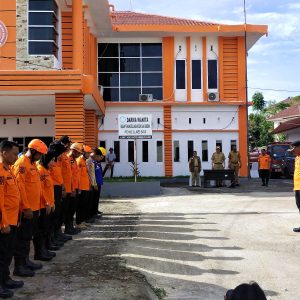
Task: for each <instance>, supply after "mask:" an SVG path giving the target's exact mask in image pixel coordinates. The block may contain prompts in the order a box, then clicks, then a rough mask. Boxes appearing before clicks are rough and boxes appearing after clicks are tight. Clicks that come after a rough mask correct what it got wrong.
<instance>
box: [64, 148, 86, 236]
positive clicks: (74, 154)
mask: <svg viewBox="0 0 300 300" xmlns="http://www.w3.org/2000/svg"><path fill="white" fill-rule="evenodd" d="M82 153H83V146H82V144H80V143H73V144H72V145H71V146H70V152H69V153H68V157H69V159H70V163H71V172H72V174H71V176H72V193H71V195H70V206H69V211H68V216H67V221H66V223H65V233H66V234H78V233H79V232H81V230H80V229H79V228H75V227H74V224H73V222H74V214H75V212H76V209H77V204H78V195H79V193H80V190H79V179H80V174H79V168H78V165H77V161H76V159H77V158H78V157H79V156H80V155H81V154H82Z"/></svg>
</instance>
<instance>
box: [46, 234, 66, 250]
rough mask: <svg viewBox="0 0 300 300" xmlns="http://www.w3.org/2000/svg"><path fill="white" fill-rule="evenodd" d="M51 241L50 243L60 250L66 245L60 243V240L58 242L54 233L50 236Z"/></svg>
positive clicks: (62, 242)
mask: <svg viewBox="0 0 300 300" xmlns="http://www.w3.org/2000/svg"><path fill="white" fill-rule="evenodd" d="M49 241H50V243H52V244H53V245H54V246H57V247H59V248H60V247H62V246H63V245H64V244H65V242H64V241H59V240H57V238H55V236H54V233H53V234H51V235H50V237H49Z"/></svg>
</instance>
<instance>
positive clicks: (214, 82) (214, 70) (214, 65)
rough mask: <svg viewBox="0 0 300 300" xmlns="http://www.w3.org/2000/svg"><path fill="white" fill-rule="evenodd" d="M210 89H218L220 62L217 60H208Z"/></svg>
mask: <svg viewBox="0 0 300 300" xmlns="http://www.w3.org/2000/svg"><path fill="white" fill-rule="evenodd" d="M207 63H208V68H207V69H208V89H217V88H218V62H217V60H216V59H210V60H208V62H207Z"/></svg>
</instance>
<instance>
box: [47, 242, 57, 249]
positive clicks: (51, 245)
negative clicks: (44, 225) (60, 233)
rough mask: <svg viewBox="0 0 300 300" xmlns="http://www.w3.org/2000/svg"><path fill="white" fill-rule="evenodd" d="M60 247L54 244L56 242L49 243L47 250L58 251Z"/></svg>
mask: <svg viewBox="0 0 300 300" xmlns="http://www.w3.org/2000/svg"><path fill="white" fill-rule="evenodd" d="M59 249H60V247H59V246H56V245H54V244H52V243H51V244H48V245H47V250H50V251H58V250H59Z"/></svg>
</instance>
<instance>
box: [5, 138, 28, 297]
mask: <svg viewBox="0 0 300 300" xmlns="http://www.w3.org/2000/svg"><path fill="white" fill-rule="evenodd" d="M18 152H19V147H18V145H17V144H16V143H14V142H10V141H2V142H1V143H0V298H10V297H12V296H13V294H14V293H13V292H12V291H11V290H9V289H15V288H20V287H22V286H23V285H24V282H23V281H16V280H13V279H11V277H10V276H9V275H10V272H9V266H10V264H11V261H12V257H13V252H14V242H15V236H16V230H17V224H18V215H19V209H20V202H21V197H20V191H19V187H18V185H17V181H16V179H15V177H14V175H13V173H12V171H11V166H12V165H13V164H14V163H15V161H16V160H17V158H18Z"/></svg>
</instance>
